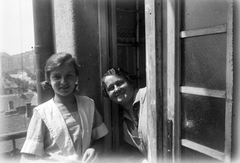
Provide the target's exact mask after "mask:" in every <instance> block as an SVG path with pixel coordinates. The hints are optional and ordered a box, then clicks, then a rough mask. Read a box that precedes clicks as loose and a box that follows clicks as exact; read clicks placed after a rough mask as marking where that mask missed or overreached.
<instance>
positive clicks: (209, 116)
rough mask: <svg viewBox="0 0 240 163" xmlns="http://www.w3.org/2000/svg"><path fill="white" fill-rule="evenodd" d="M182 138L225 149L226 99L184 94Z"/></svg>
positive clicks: (216, 148) (220, 149)
mask: <svg viewBox="0 0 240 163" xmlns="http://www.w3.org/2000/svg"><path fill="white" fill-rule="evenodd" d="M181 105H182V109H181V114H182V115H181V122H182V129H181V132H182V139H188V140H190V141H193V142H195V143H199V144H201V145H204V146H207V147H210V148H212V149H215V150H219V151H222V152H223V151H224V143H225V138H224V136H225V134H224V133H225V99H219V98H212V97H204V96H195V95H187V94H183V95H182V99H181Z"/></svg>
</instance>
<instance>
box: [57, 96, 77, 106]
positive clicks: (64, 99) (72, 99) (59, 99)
mask: <svg viewBox="0 0 240 163" xmlns="http://www.w3.org/2000/svg"><path fill="white" fill-rule="evenodd" d="M53 101H54V102H55V103H62V104H69V103H74V102H75V101H76V99H75V96H74V94H70V95H68V96H59V95H56V94H55V96H54V97H53Z"/></svg>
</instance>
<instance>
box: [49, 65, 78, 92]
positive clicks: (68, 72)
mask: <svg viewBox="0 0 240 163" xmlns="http://www.w3.org/2000/svg"><path fill="white" fill-rule="evenodd" d="M76 81H77V75H76V71H75V69H74V66H73V65H72V64H63V65H61V66H59V67H58V68H57V69H56V70H55V71H52V72H51V73H50V84H51V85H52V88H53V90H54V92H55V95H56V96H68V95H70V94H72V93H73V91H74V89H75V82H76Z"/></svg>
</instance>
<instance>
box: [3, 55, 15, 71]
mask: <svg viewBox="0 0 240 163" xmlns="http://www.w3.org/2000/svg"><path fill="white" fill-rule="evenodd" d="M13 69H14V67H13V60H12V57H11V55H9V54H7V53H5V52H0V76H3V73H6V72H9V71H12V70H13Z"/></svg>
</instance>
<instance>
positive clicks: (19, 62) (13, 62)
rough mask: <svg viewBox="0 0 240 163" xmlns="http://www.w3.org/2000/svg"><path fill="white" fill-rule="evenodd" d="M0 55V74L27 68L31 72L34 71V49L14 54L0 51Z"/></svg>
mask: <svg viewBox="0 0 240 163" xmlns="http://www.w3.org/2000/svg"><path fill="white" fill-rule="evenodd" d="M0 57H1V58H0V65H1V66H0V76H3V74H4V73H8V72H11V71H17V70H22V69H27V70H29V71H30V72H32V73H35V72H36V65H35V53H34V51H28V52H24V53H20V54H15V55H9V54H7V53H5V52H0Z"/></svg>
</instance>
